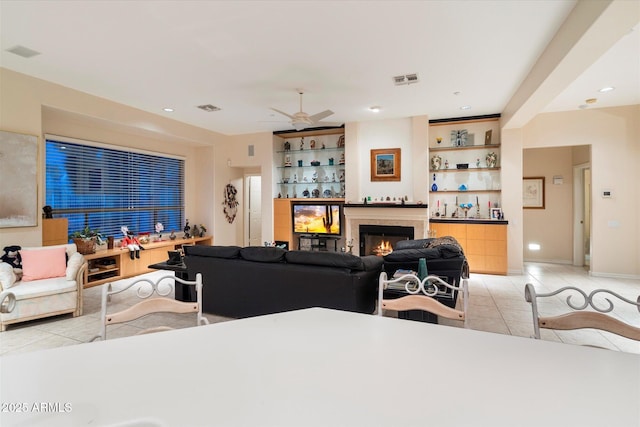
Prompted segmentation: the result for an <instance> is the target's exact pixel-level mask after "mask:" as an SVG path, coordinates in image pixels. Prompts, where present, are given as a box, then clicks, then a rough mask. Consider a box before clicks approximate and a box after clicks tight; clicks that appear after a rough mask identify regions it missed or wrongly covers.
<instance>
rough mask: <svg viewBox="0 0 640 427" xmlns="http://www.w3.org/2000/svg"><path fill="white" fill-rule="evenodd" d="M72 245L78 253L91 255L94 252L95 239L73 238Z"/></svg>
mask: <svg viewBox="0 0 640 427" xmlns="http://www.w3.org/2000/svg"><path fill="white" fill-rule="evenodd" d="M73 243H75V244H76V248H77V249H78V252H80V253H81V254H82V255H88V254H93V253H95V252H96V238H95V237H91V238H89V239H83V238H74V239H73Z"/></svg>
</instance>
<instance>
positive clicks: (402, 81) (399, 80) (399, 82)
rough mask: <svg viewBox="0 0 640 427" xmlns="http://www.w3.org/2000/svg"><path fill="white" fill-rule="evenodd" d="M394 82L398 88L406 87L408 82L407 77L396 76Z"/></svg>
mask: <svg viewBox="0 0 640 427" xmlns="http://www.w3.org/2000/svg"><path fill="white" fill-rule="evenodd" d="M393 82H394V83H395V84H396V86H398V85H406V84H407V82H406V81H405V77H404V76H395V77H394V78H393Z"/></svg>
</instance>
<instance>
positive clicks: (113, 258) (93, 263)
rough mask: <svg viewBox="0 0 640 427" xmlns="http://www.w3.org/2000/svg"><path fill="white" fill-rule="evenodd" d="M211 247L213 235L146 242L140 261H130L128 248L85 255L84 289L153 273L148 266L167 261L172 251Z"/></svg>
mask: <svg viewBox="0 0 640 427" xmlns="http://www.w3.org/2000/svg"><path fill="white" fill-rule="evenodd" d="M212 244H213V237H212V236H204V237H194V238H191V239H175V240H162V241H161V242H149V243H147V244H144V245H143V246H144V248H145V249H144V250H142V251H140V258H134V259H131V258H130V256H129V251H128V250H127V249H120V248H114V249H107V250H102V251H100V250H98V251H96V253H93V254H88V255H85V256H84V258H85V259H86V260H87V262H88V263H89V268H88V269H87V270H85V273H84V287H85V288H90V287H92V286H97V285H101V284H103V283H107V282H113V281H114V280H120V279H125V278H127V277H133V276H137V275H139V274H143V273H148V272H150V271H153V270H152V269H150V268H149V267H148V266H149V265H151V264H156V263H159V262H162V261H166V260H167V258H168V257H169V256H168V254H167V252H168V251H175V250H177V249H179V248H180V247H182V246H188V245H205V246H211V245H212Z"/></svg>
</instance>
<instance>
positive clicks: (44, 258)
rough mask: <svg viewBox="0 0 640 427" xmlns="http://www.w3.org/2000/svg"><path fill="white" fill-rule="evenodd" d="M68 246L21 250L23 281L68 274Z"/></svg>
mask: <svg viewBox="0 0 640 427" xmlns="http://www.w3.org/2000/svg"><path fill="white" fill-rule="evenodd" d="M65 253H66V248H64V247H60V248H51V249H32V250H21V251H20V256H21V257H22V281H23V282H29V281H31V280H39V279H47V278H49V277H63V276H65V275H66V270H67V265H66V264H67V260H66V256H65Z"/></svg>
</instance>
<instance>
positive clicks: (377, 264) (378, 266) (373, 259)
mask: <svg viewBox="0 0 640 427" xmlns="http://www.w3.org/2000/svg"><path fill="white" fill-rule="evenodd" d="M360 259H362V265H363V266H364V270H365V271H372V270H374V271H375V270H377V271H382V263H383V262H384V259H383V258H382V257H379V256H376V255H366V256H363V257H360Z"/></svg>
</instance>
